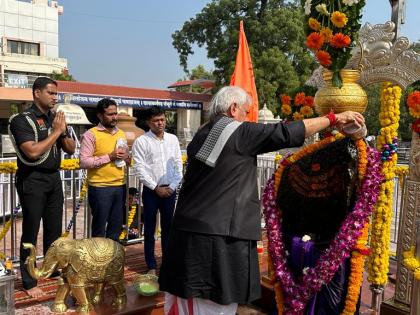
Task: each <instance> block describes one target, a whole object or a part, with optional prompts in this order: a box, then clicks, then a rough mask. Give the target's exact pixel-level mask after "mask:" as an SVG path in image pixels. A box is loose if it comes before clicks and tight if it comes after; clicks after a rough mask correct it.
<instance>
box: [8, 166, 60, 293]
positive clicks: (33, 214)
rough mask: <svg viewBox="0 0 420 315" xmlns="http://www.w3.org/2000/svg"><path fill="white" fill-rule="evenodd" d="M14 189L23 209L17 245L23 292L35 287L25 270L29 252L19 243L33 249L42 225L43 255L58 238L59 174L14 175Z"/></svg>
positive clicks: (33, 280) (33, 173) (35, 172)
mask: <svg viewBox="0 0 420 315" xmlns="http://www.w3.org/2000/svg"><path fill="white" fill-rule="evenodd" d="M16 189H17V192H18V195H19V200H20V204H21V206H22V213H23V220H22V238H21V242H20V271H21V274H22V283H23V288H24V289H26V290H28V289H31V288H33V287H35V286H36V285H37V281H36V280H35V279H33V278H32V277H31V276H30V275H29V273H28V270H27V268H26V266H25V261H26V258H27V257H28V255H29V250H26V249H24V248H23V247H22V243H31V244H33V245H35V246H36V243H37V237H38V232H39V226H40V223H41V219H42V224H43V230H44V235H43V252H44V255H45V254H46V252H47V250H48V248H49V247H50V246H51V244H52V243H53V242H54V241H55V240H56V239H57V238H59V237H60V235H61V232H62V218H63V202H64V198H63V190H62V187H61V179H60V173H59V172H58V171H57V172H53V173H43V172H37V171H33V172H31V173H30V174H25V175H19V174H18V175H17V178H16Z"/></svg>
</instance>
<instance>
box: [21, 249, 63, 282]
mask: <svg viewBox="0 0 420 315" xmlns="http://www.w3.org/2000/svg"><path fill="white" fill-rule="evenodd" d="M23 248H25V249H29V250H30V254H29V256H28V258H26V262H25V264H26V265H27V267H28V272H29V274H30V275H31V277H32V278H34V279H37V280H38V279H46V278H48V277H49V276H51V274H52V273H53V272H54V270H55V268H56V265H57V263H56V262H53V261H50V262H49V263H46V261H47V260H46V259H45V260H44V264H43V265H42V268H41V269H38V268H37V267H36V251H35V246H34V245H32V244H30V243H23Z"/></svg>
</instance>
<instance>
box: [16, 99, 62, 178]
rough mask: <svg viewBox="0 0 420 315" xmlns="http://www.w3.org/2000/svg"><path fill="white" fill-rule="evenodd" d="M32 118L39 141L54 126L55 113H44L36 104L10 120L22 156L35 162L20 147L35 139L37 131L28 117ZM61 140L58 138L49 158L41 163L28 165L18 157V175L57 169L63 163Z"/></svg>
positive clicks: (46, 135)
mask: <svg viewBox="0 0 420 315" xmlns="http://www.w3.org/2000/svg"><path fill="white" fill-rule="evenodd" d="M27 117H28V118H29V119H31V120H32V121H33V122H34V124H35V126H36V130H37V133H38V142H39V141H42V140H44V139H46V138H47V137H48V130H49V129H50V128H51V127H52V122H53V119H54V115H53V114H52V112H51V111H48V112H47V113H46V114H44V113H42V112H41V111H40V110H39V109H38V107H37V106H36V105H35V104H32V106H31V107H30V108H29V109H28V110H27V111H25V112H23V113H20V114H19V115H17V116H16V117H14V118H13V119H12V121H11V122H10V131H11V132H12V134H13V137H14V138H15V141H16V145H17V147H18V150H19V152H20V154H21V155H22V157H23V158H24V159H25V160H27V161H30V162H35V160H31V159H30V158H28V157H27V156H26V155H25V154H24V153H23V151H22V150H21V149H20V145H21V144H22V143H24V142H27V141H35V140H36V139H35V133H34V129H33V128H32V126H31V125H30V124H29V122H28V119H27ZM60 150H61V141H60V140H57V142H56V143H55V145H54V146H53V147H52V148H51V150H50V154H49V155H48V158H47V159H46V160H45V161H44V162H42V163H41V164H39V165H35V166H28V165H26V164H24V163H23V162H22V161H21V160H20V159H19V158H18V159H17V165H18V175H23V174H28V173H30V172H32V171H40V172H46V173H51V172H54V171H57V170H58V169H59V167H60V163H61V152H60Z"/></svg>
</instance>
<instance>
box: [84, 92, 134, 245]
mask: <svg viewBox="0 0 420 315" xmlns="http://www.w3.org/2000/svg"><path fill="white" fill-rule="evenodd" d="M96 114H97V116H98V119H99V123H98V125H97V126H96V127H93V128H91V129H89V130H88V131H87V132H86V133H85V134H84V135H83V138H82V143H81V147H80V167H81V168H86V169H87V170H88V184H89V186H88V196H89V206H90V208H91V211H92V237H107V238H111V239H113V240H116V241H118V237H119V234H120V232H121V226H122V224H123V222H122V221H123V207H124V203H125V189H126V188H125V178H124V176H125V171H124V167H125V163H124V162H123V161H125V162H127V163H128V162H129V154H128V147H127V145H126V137H125V134H124V132H123V131H122V130H120V129H118V128H117V115H118V112H117V104H116V102H115V101H114V100H111V99H109V98H104V99H102V100H100V101H99V102H98V105H97V107H96ZM124 142H125V146H124V145H121V146H117V143H124ZM121 162H123V163H122V164H121Z"/></svg>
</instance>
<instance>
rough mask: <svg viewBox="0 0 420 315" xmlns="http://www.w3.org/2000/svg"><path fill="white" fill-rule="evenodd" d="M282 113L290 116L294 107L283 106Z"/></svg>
mask: <svg viewBox="0 0 420 315" xmlns="http://www.w3.org/2000/svg"><path fill="white" fill-rule="evenodd" d="M281 112H282V113H283V114H285V115H290V114H291V113H292V107H291V106H290V105H287V104H283V105H281Z"/></svg>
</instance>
